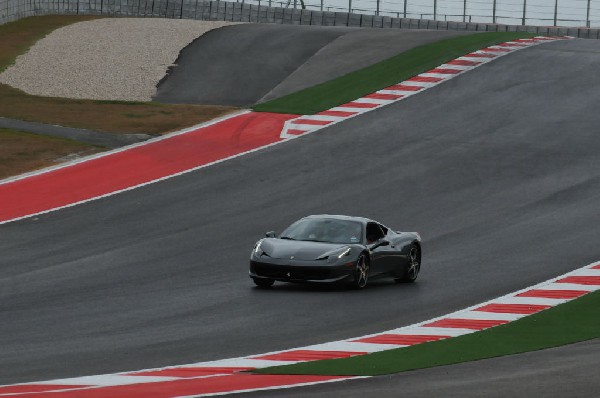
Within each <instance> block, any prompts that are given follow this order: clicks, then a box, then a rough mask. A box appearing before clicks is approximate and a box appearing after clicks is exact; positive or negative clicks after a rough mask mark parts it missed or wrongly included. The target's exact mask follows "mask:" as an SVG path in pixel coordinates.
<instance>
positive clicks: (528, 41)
mask: <svg viewBox="0 0 600 398" xmlns="http://www.w3.org/2000/svg"><path fill="white" fill-rule="evenodd" d="M513 41H516V42H517V43H535V41H536V39H515V40H513Z"/></svg>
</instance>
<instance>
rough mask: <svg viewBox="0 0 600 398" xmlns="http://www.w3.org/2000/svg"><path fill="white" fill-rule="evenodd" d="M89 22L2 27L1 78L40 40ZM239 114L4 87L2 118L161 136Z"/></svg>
mask: <svg viewBox="0 0 600 398" xmlns="http://www.w3.org/2000/svg"><path fill="white" fill-rule="evenodd" d="M95 18H98V17H90V16H55V15H51V16H40V17H29V18H24V19H20V20H18V21H15V22H11V23H8V24H5V25H0V72H1V71H3V70H4V69H6V68H7V67H9V66H10V65H12V64H13V63H14V62H15V59H16V57H17V56H19V55H20V54H23V53H25V52H26V51H27V50H28V49H29V48H30V47H31V46H32V45H34V44H35V43H36V42H37V41H38V40H39V39H41V38H43V37H44V36H46V35H48V34H49V33H51V32H52V31H53V30H55V29H58V28H61V27H63V26H66V25H69V24H72V23H75V22H81V21H88V20H91V19H95ZM235 110H237V108H233V107H227V106H212V105H210V106H209V105H168V104H158V103H153V102H125V101H95V100H71V99H66V98H52V97H38V96H34V95H29V94H26V93H24V92H23V91H21V90H18V89H15V88H12V87H10V86H8V85H5V84H0V117H6V118H12V119H19V120H27V121H32V122H41V123H49V124H56V125H60V126H67V127H76V128H85V129H90V130H99V131H107V132H113V133H120V132H127V133H147V134H161V133H165V132H169V131H174V130H179V129H182V128H185V127H189V126H193V125H195V124H199V123H202V122H205V121H208V120H211V119H214V118H215V117H218V116H221V115H224V114H227V113H230V112H233V111H235Z"/></svg>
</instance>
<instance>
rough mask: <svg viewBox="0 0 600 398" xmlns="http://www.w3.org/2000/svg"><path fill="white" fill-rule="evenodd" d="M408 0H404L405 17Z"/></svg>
mask: <svg viewBox="0 0 600 398" xmlns="http://www.w3.org/2000/svg"><path fill="white" fill-rule="evenodd" d="M407 2H408V0H404V18H406V3H407Z"/></svg>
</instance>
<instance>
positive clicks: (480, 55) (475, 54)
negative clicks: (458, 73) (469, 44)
mask: <svg viewBox="0 0 600 398" xmlns="http://www.w3.org/2000/svg"><path fill="white" fill-rule="evenodd" d="M464 57H469V58H495V57H497V55H495V54H480V53H470V54H467V55H464Z"/></svg>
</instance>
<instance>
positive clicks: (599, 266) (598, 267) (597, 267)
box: [592, 265, 600, 269]
mask: <svg viewBox="0 0 600 398" xmlns="http://www.w3.org/2000/svg"><path fill="white" fill-rule="evenodd" d="M592 269H600V265H595V266H593V267H592Z"/></svg>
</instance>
